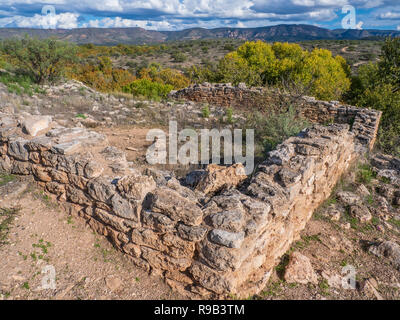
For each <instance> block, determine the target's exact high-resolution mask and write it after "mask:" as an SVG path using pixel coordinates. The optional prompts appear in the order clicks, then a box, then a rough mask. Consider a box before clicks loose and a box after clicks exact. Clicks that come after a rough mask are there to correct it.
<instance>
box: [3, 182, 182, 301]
mask: <svg viewBox="0 0 400 320" xmlns="http://www.w3.org/2000/svg"><path fill="white" fill-rule="evenodd" d="M3 178H4V177H3ZM10 179H11V180H12V179H14V181H11V182H8V183H6V184H4V183H3V186H1V185H2V183H0V232H1V233H0V261H1V262H0V300H1V299H175V298H180V297H179V296H178V295H177V294H176V293H172V291H171V290H170V288H169V287H168V286H167V285H166V284H164V283H163V282H162V280H161V279H160V278H159V277H158V276H150V275H148V274H147V273H146V272H144V271H143V270H140V269H138V268H136V267H135V266H134V265H133V264H132V263H131V262H130V261H129V260H128V258H126V257H125V256H124V255H123V254H122V253H120V252H118V251H116V250H115V249H114V248H113V247H112V245H111V244H110V243H109V242H108V241H107V239H105V238H103V237H100V236H98V235H96V234H94V233H93V231H91V230H90V229H89V228H88V227H87V226H85V224H84V223H83V221H82V220H80V219H76V218H73V217H71V216H69V215H68V214H67V213H66V212H65V211H64V210H63V209H62V207H60V206H59V205H57V203H56V202H55V201H53V200H52V199H51V198H49V197H48V196H47V195H46V194H44V193H43V192H41V191H40V189H39V188H36V187H35V184H34V183H33V182H32V181H30V180H29V179H25V178H13V177H11V178H10ZM2 180H3V182H4V180H5V179H2ZM46 266H47V269H46ZM52 268H54V269H52ZM52 270H54V271H55V285H56V287H55V289H43V287H42V283H43V282H42V281H43V278H44V277H45V279H46V277H47V278H48V279H50V277H51V272H52ZM42 272H47V273H42ZM46 283H47V284H49V285H51V284H52V282H51V280H48V281H47V282H46Z"/></svg>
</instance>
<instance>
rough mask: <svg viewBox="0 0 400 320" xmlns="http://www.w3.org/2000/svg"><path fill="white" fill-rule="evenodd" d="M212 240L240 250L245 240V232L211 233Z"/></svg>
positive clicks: (218, 231) (213, 231) (217, 230)
mask: <svg viewBox="0 0 400 320" xmlns="http://www.w3.org/2000/svg"><path fill="white" fill-rule="evenodd" d="M210 240H211V241H212V242H214V243H217V244H220V245H223V246H225V247H228V248H236V249H238V248H240V247H241V245H242V243H243V240H244V232H238V233H232V232H228V231H224V230H220V229H214V230H212V231H211V232H210Z"/></svg>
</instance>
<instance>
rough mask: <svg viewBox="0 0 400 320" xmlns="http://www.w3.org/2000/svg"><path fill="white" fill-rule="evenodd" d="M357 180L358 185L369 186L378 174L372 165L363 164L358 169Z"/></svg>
mask: <svg viewBox="0 0 400 320" xmlns="http://www.w3.org/2000/svg"><path fill="white" fill-rule="evenodd" d="M356 178H357V182H358V183H363V184H369V183H370V182H371V180H372V179H374V178H376V174H375V172H374V171H373V170H372V167H371V166H370V165H368V164H363V165H360V166H359V167H358V171H357V176H356Z"/></svg>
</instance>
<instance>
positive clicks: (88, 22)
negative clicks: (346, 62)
mask: <svg viewBox="0 0 400 320" xmlns="http://www.w3.org/2000/svg"><path fill="white" fill-rule="evenodd" d="M346 5H351V6H353V7H354V8H355V12H356V20H357V21H356V26H357V28H362V29H392V30H400V1H399V0H283V1H282V0H229V1H228V0H168V1H162V0H103V1H101V0H40V1H37V0H0V27H21V28H22V27H25V28H45V29H46V28H66V29H72V28H80V27H100V28H101V27H142V28H145V29H151V30H182V29H187V28H192V27H203V28H218V27H261V26H269V25H276V24H281V23H286V24H311V25H316V26H321V27H327V28H330V29H334V28H341V26H342V19H343V17H345V16H346V14H344V13H342V8H343V7H344V6H346ZM45 6H51V7H46V8H54V12H55V14H43V13H42V9H43V7H45ZM45 11H46V12H47V13H49V12H53V11H48V10H45Z"/></svg>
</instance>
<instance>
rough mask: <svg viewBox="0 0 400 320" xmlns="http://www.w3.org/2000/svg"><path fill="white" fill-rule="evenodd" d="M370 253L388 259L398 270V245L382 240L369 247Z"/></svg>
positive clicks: (399, 262)
mask: <svg viewBox="0 0 400 320" xmlns="http://www.w3.org/2000/svg"><path fill="white" fill-rule="evenodd" d="M369 252H371V253H372V254H374V255H376V256H378V257H380V258H384V259H388V260H389V261H390V262H391V263H392V264H393V265H394V267H395V268H396V269H397V270H399V271H400V246H399V245H398V244H397V243H395V242H393V241H384V242H381V243H378V244H374V245H372V246H371V247H370V248H369Z"/></svg>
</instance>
